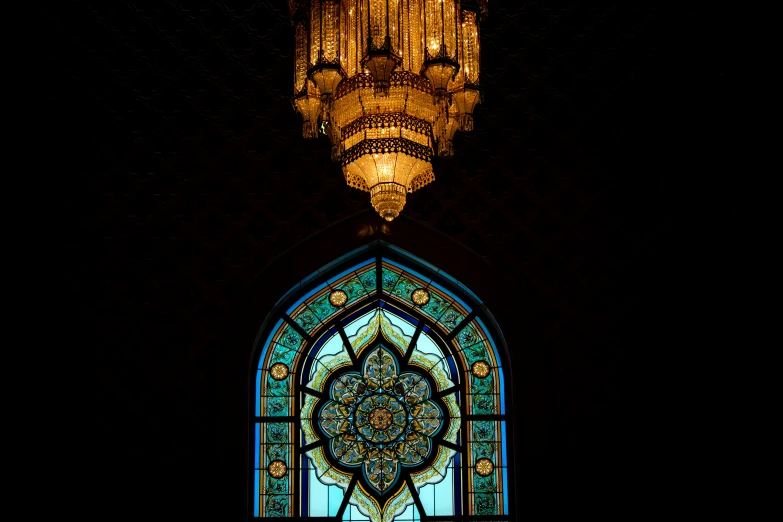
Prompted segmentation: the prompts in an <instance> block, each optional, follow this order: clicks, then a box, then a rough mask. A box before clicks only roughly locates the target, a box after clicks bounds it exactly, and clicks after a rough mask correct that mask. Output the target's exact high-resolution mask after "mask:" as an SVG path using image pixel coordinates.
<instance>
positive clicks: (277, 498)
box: [266, 495, 288, 517]
mask: <svg viewBox="0 0 783 522" xmlns="http://www.w3.org/2000/svg"><path fill="white" fill-rule="evenodd" d="M266 515H267V516H269V517H285V516H288V495H269V496H268V497H267V499H266Z"/></svg>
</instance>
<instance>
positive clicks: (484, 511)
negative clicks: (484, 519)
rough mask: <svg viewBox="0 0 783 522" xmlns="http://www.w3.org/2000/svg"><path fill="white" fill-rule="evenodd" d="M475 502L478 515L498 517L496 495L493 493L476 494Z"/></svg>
mask: <svg viewBox="0 0 783 522" xmlns="http://www.w3.org/2000/svg"><path fill="white" fill-rule="evenodd" d="M473 502H474V505H475V510H476V514H477V515H496V514H497V507H496V503H495V495H494V494H492V493H476V494H475V495H474V496H473Z"/></svg>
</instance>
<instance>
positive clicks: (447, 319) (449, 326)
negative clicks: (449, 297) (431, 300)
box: [438, 308, 465, 332]
mask: <svg viewBox="0 0 783 522" xmlns="http://www.w3.org/2000/svg"><path fill="white" fill-rule="evenodd" d="M463 319H465V316H464V315H462V313H460V312H459V311H458V310H456V309H455V308H449V309H448V310H446V312H445V313H444V314H443V315H442V316H441V318H440V319H439V320H438V323H439V324H442V325H443V327H444V328H445V329H446V330H447V331H449V332H450V331H452V330H454V328H456V327H457V326H458V325H459V324H460V323H461V322H462V320H463Z"/></svg>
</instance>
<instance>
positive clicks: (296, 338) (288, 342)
mask: <svg viewBox="0 0 783 522" xmlns="http://www.w3.org/2000/svg"><path fill="white" fill-rule="evenodd" d="M303 341H304V340H303V339H302V336H301V335H299V333H298V332H297V331H296V330H294V329H293V328H292V327H291V326H290V325H286V326H285V328H284V329H283V332H282V334H281V335H280V337H278V338H277V342H278V343H279V344H282V345H283V346H285V347H287V348H291V349H292V350H298V349H299V348H300V347H301V346H302V342H303Z"/></svg>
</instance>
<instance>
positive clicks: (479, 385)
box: [470, 372, 495, 394]
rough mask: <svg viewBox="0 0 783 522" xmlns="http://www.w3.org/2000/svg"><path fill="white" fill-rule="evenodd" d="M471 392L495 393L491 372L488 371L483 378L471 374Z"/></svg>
mask: <svg viewBox="0 0 783 522" xmlns="http://www.w3.org/2000/svg"><path fill="white" fill-rule="evenodd" d="M470 380H471V382H470V384H471V389H470V391H471V393H474V394H491V393H495V381H494V379H493V378H492V373H491V372H490V374H489V375H487V376H486V377H484V378H483V379H479V378H478V377H476V376H475V375H473V374H471V379H470Z"/></svg>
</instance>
